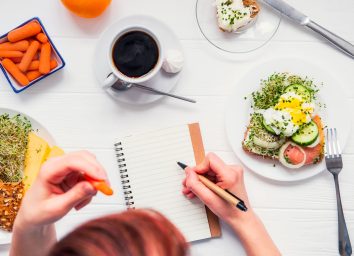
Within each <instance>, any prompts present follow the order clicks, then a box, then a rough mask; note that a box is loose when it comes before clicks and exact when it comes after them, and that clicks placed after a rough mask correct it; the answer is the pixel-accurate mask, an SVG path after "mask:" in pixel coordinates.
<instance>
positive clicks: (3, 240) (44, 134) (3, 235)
mask: <svg viewBox="0 0 354 256" xmlns="http://www.w3.org/2000/svg"><path fill="white" fill-rule="evenodd" d="M5 113H7V114H9V115H10V116H14V115H17V114H21V115H22V116H25V117H27V118H28V120H29V121H30V122H31V124H32V128H33V131H34V132H35V133H36V134H37V135H38V136H40V137H41V138H43V139H45V140H46V141H47V142H48V143H49V144H50V145H55V141H54V138H53V137H52V135H50V133H49V132H48V130H47V129H46V128H45V127H44V126H43V125H42V124H41V123H39V122H38V121H37V120H35V119H33V118H32V117H30V116H28V115H26V114H23V113H21V112H19V111H16V110H12V109H7V108H1V107H0V115H2V114H5ZM11 236H12V233H11V232H6V231H3V230H0V245H1V244H9V243H11Z"/></svg>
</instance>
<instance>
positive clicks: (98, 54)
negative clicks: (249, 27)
mask: <svg viewBox="0 0 354 256" xmlns="http://www.w3.org/2000/svg"><path fill="white" fill-rule="evenodd" d="M132 26H135V27H145V28H148V29H149V30H151V31H152V32H153V33H154V34H155V35H156V36H157V37H158V39H159V41H160V43H161V44H162V48H163V49H164V50H165V51H168V50H171V49H172V50H178V51H180V52H183V48H182V45H181V43H180V42H179V39H178V38H177V36H176V35H175V34H174V33H173V31H172V30H171V29H170V28H169V27H168V26H166V25H165V24H164V23H162V22H161V21H159V20H157V19H155V18H153V17H149V16H145V15H135V16H128V17H126V18H123V19H121V20H119V21H117V22H116V23H114V24H112V25H111V26H110V27H109V28H108V29H107V30H106V31H104V32H103V33H102V35H101V37H100V39H99V41H98V43H97V46H96V51H95V55H94V63H95V64H96V65H95V67H94V70H95V75H96V77H97V80H98V83H99V86H101V87H102V86H103V84H104V81H105V79H106V78H107V76H108V75H109V74H110V73H111V72H112V71H111V67H110V64H109V61H108V60H107V54H108V52H109V51H110V45H111V42H112V41H113V40H114V38H115V37H116V36H117V35H118V34H119V33H120V32H121V31H124V30H125V29H127V28H131V27H132ZM180 77H181V72H179V73H175V74H171V73H167V72H165V71H164V70H163V69H160V70H159V72H158V73H157V74H155V75H154V77H153V78H151V79H150V80H148V81H146V82H143V83H141V84H142V85H146V86H149V87H151V88H154V89H157V90H161V91H164V92H170V91H171V90H172V89H173V88H174V87H175V85H176V84H177V82H178V80H179V79H180ZM106 92H107V93H108V94H109V95H110V96H112V97H113V98H115V99H117V100H119V101H121V102H125V103H130V104H147V103H151V102H154V101H156V100H158V99H160V98H161V97H163V95H158V94H153V93H150V92H146V91H143V90H139V89H135V88H132V89H130V90H127V91H115V90H113V89H112V88H108V89H107V90H106Z"/></svg>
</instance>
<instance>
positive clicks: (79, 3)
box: [61, 0, 111, 18]
mask: <svg viewBox="0 0 354 256" xmlns="http://www.w3.org/2000/svg"><path fill="white" fill-rule="evenodd" d="M61 2H62V3H63V4H64V5H65V7H66V8H67V9H69V10H70V11H72V12H73V13H74V14H76V15H78V16H80V17H83V18H96V17H98V16H100V15H101V14H102V13H103V12H104V11H105V10H106V8H107V7H108V6H109V4H110V3H111V0H61Z"/></svg>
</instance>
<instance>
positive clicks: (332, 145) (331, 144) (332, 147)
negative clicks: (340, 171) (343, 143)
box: [325, 128, 342, 158]
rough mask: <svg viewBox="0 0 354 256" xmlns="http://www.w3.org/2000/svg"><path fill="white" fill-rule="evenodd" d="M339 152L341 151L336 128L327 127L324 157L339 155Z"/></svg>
mask: <svg viewBox="0 0 354 256" xmlns="http://www.w3.org/2000/svg"><path fill="white" fill-rule="evenodd" d="M341 154H342V151H341V148H340V145H339V141H338V136H337V129H336V128H327V134H326V148H325V157H326V158H335V157H341Z"/></svg>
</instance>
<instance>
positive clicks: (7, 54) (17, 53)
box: [0, 50, 23, 58]
mask: <svg viewBox="0 0 354 256" xmlns="http://www.w3.org/2000/svg"><path fill="white" fill-rule="evenodd" d="M22 56H23V52H20V51H4V50H0V57H1V58H12V57H22Z"/></svg>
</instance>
